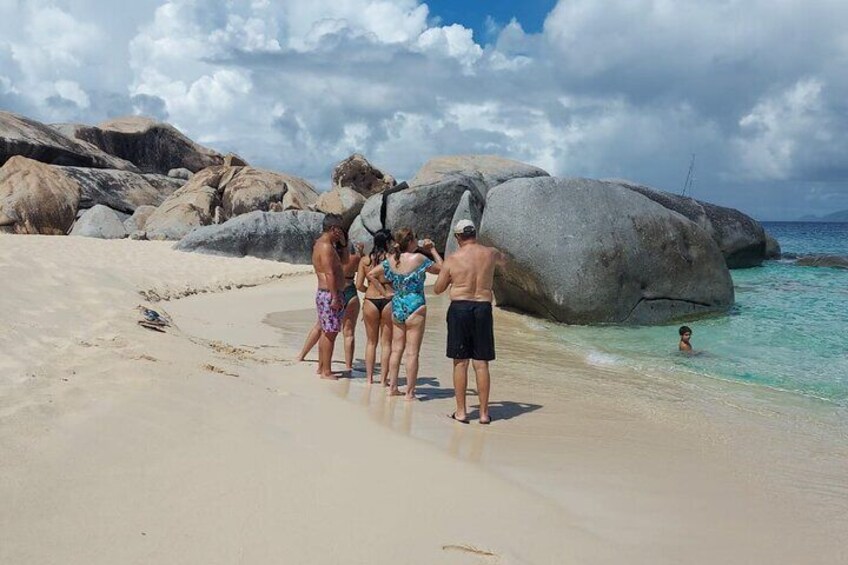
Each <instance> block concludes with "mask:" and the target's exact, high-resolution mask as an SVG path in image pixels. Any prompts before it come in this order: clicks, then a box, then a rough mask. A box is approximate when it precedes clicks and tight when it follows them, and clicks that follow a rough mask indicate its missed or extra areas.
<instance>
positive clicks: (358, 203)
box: [315, 187, 365, 229]
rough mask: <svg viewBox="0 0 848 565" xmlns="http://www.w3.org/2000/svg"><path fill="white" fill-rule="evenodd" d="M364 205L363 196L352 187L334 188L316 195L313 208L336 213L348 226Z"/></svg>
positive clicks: (326, 212) (324, 212)
mask: <svg viewBox="0 0 848 565" xmlns="http://www.w3.org/2000/svg"><path fill="white" fill-rule="evenodd" d="M364 205H365V197H364V196H362V195H361V194H360V193H358V192H356V191H355V190H353V189H352V188H346V187H342V188H334V189H333V190H330V191H328V192H324V193H322V194H321V195H320V196H318V201H317V202H316V203H315V210H316V211H318V212H321V213H322V214H338V215H339V216H341V217H342V220H343V221H344V225H345V229H347V228H349V227H350V225H351V224H352V223H353V220H354V219H356V216H358V215H359V212H360V211H361V210H362V206H364Z"/></svg>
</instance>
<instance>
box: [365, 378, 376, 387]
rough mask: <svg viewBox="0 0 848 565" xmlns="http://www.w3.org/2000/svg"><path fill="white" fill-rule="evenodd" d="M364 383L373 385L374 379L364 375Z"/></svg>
mask: <svg viewBox="0 0 848 565" xmlns="http://www.w3.org/2000/svg"><path fill="white" fill-rule="evenodd" d="M365 384H369V385H373V384H374V379H372V378H371V377H366V378H365Z"/></svg>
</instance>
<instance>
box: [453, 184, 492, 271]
mask: <svg viewBox="0 0 848 565" xmlns="http://www.w3.org/2000/svg"><path fill="white" fill-rule="evenodd" d="M482 219H483V203H482V202H481V201H480V199H479V197H478V196H477V193H476V192H471V191H470V190H466V191H465V192H464V193H463V194H462V198H460V199H459V205H457V207H456V210H455V211H454V213H453V218H452V219H451V223H450V227H449V228H448V235H447V239H448V241H447V246H446V247H445V257H449V256H450V255H453V253H454V252H455V251H456V250H457V249H459V243H458V242H457V241H456V237H454V235H453V226H455V225H456V224H457V222H459V221H460V220H471V221H472V222H474V225H475V226H477V229H478V230H479V229H480V222H481V220H482Z"/></svg>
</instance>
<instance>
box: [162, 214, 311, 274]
mask: <svg viewBox="0 0 848 565" xmlns="http://www.w3.org/2000/svg"><path fill="white" fill-rule="evenodd" d="M323 219H324V215H323V214H319V213H317V212H304V211H299V210H292V211H288V212H251V213H249V214H243V215H241V216H238V217H236V218H233V219H231V220H228V221H226V222H224V223H223V224H219V225H214V226H206V227H201V228H198V229H196V230H194V231H193V232H191V233H190V234H188V235H187V236H186V237H184V238H183V239H182V240H180V242H179V243H177V245H176V246H175V247H174V248H175V249H178V250H180V251H195V252H199V253H209V254H212V255H226V256H229V257H244V256H247V255H249V256H251V257H259V258H260V259H271V260H274V261H283V262H286V263H294V264H300V265H307V264H309V263H311V262H312V246H313V244H314V243H315V240H316V239H317V238H318V236H320V235H321V223H322V221H323Z"/></svg>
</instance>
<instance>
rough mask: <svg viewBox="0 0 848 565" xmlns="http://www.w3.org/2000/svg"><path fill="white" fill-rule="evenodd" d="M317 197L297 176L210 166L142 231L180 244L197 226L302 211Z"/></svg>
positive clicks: (197, 174) (169, 200) (156, 237)
mask: <svg viewBox="0 0 848 565" xmlns="http://www.w3.org/2000/svg"><path fill="white" fill-rule="evenodd" d="M317 198H318V195H317V193H316V192H315V189H313V188H312V186H311V185H310V184H309V183H308V182H306V181H305V180H303V179H300V178H298V177H294V176H291V175H286V174H281V173H275V172H271V171H264V170H261V169H255V168H253V167H225V166H216V167H209V168H206V169H203V170H202V171H199V172H197V173H196V174H195V175H194V176H192V178H191V180H189V181H188V182H187V183H186V184H185V185H184V186H183V187H182V188H180V189H179V190H177V191H176V192H174V193H173V194H172V195H171V196H170V197H169V198H168V199H167V200H166V201H165V202H163V203H162V205H161V206H159V208H158V209H157V210H156V211H155V212H154V213H153V214H152V215H151V216H150V218H149V219H148V221H147V227H146V231H147V235H148V237H149V238H150V239H181V238H182V237H183V236H185V235H186V234H187V233H189V232H190V231H191V230H193V229H194V228H196V227H200V226H207V225H210V224H213V223H221V222H224V221H226V220H228V219H230V218H233V217H236V216H239V215H241V214H245V213H249V212H253V211H256V210H259V211H269V210H274V211H283V210H303V209H306V208H308V207H309V206H310V205H312V204H314V203H315V201H316V200H317Z"/></svg>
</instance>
